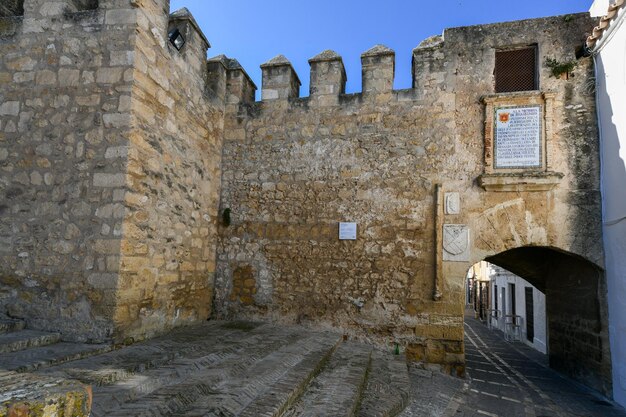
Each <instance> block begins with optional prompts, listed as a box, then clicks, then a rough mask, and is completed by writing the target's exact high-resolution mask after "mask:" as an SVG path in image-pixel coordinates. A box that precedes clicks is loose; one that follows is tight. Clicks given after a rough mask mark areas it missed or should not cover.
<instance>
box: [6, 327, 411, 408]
mask: <svg viewBox="0 0 626 417" xmlns="http://www.w3.org/2000/svg"><path fill="white" fill-rule="evenodd" d="M29 335H30V336H31V339H37V338H39V337H41V336H42V335H39V334H36V335H35V334H31V332H29V331H18V332H15V333H12V334H8V335H4V336H5V338H6V339H7V341H12V340H15V339H20V340H21V339H27V336H29ZM29 340H30V339H29ZM44 340H48V339H45V338H44ZM48 342H50V343H52V344H50V345H47V346H44V347H37V348H28V343H30V342H28V343H26V344H25V345H24V347H25V349H24V350H21V351H17V352H10V353H5V354H4V356H3V360H4V362H2V366H1V367H2V368H5V366H6V367H7V368H8V367H11V368H13V369H18V370H22V371H30V372H31V373H11V374H7V376H6V377H5V378H4V380H5V382H6V384H4V385H0V392H3V391H6V395H5V397H6V398H5V400H9V401H11V398H16V396H17V395H18V394H19V395H21V396H22V397H20V398H26V399H28V398H30V397H36V395H35V394H37V393H36V392H34V391H33V392H31V391H32V390H29V389H28V386H32V387H34V388H33V389H34V390H35V391H37V390H38V388H37V387H39V386H40V385H41V384H40V385H36V384H34V385H33V384H30V385H27V386H26V388H27V389H22V385H19V386H16V385H15V382H16V381H20V380H22V379H24V380H30V379H33V378H34V380H35V381H40V380H41V381H44V383H45V381H56V383H58V384H61V385H60V386H61V387H68V388H67V391H68V392H70V393H71V391H70V389H72V390H75V388H74V387H88V386H91V391H90V392H93V406H92V408H91V415H90V416H91V417H104V416H106V417H144V416H145V417H148V416H150V417H174V416H176V417H200V416H208V417H218V416H219V417H228V416H233V417H234V416H240V417H259V416H283V415H284V416H292V417H295V416H311V417H313V416H359V417H386V416H389V417H391V416H395V415H397V413H398V412H399V411H401V410H402V409H403V408H404V406H405V405H406V403H407V400H408V395H409V394H408V391H409V377H408V372H407V367H406V364H405V362H404V360H403V358H401V357H400V356H394V355H392V354H391V353H388V352H381V351H377V350H376V349H374V348H373V347H372V346H370V345H366V344H362V343H358V342H353V341H344V340H343V336H342V335H341V334H338V333H333V332H326V331H312V330H310V329H306V328H303V327H297V326H281V325H273V324H266V323H251V322H220V321H212V322H207V323H203V324H200V325H196V326H190V327H185V328H179V329H177V330H174V331H172V332H170V333H169V334H167V335H164V336H162V337H158V338H155V339H152V340H148V341H145V342H142V343H136V344H134V345H131V346H126V347H123V348H117V349H111V347H109V348H108V351H107V350H105V351H95V352H94V351H92V350H85V351H82V350H81V349H82V345H77V346H78V347H79V348H80V349H79V351H81V352H82V353H80V354H79V356H76V357H73V358H72V359H67V358H68V357H69V356H68V353H67V352H65V351H64V350H65V348H67V347H68V346H65V345H64V344H62V343H53V342H52V339H50V340H48ZM41 349H44V350H45V352H46V355H47V356H46V358H47V359H46V360H45V361H43V360H42V359H41V358H42V353H41ZM96 349H101V347H97V348H96ZM54 354H58V355H60V356H59V357H53V356H54ZM81 355H82V356H81ZM83 384H84V385H83ZM15 387H17V388H15ZM14 388H15V389H14ZM72 395H73V394H72ZM42 401H44V400H43V399H41V401H39V403H42ZM42 404H43V403H42ZM31 408H32V407H31ZM1 415H2V414H0V416H1Z"/></svg>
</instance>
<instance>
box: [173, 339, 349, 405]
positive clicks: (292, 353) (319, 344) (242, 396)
mask: <svg viewBox="0 0 626 417" xmlns="http://www.w3.org/2000/svg"><path fill="white" fill-rule="evenodd" d="M340 341H341V337H340V336H339V335H336V334H326V335H324V334H314V335H311V336H310V337H308V338H304V339H303V340H300V341H298V342H297V343H294V344H292V345H289V346H285V347H284V348H282V349H279V350H277V351H275V352H273V353H272V354H270V355H268V356H267V357H265V358H264V359H263V360H262V361H260V362H258V363H256V364H255V365H254V366H252V367H250V368H248V369H247V370H246V371H245V372H244V373H243V374H242V375H241V377H243V381H238V380H236V379H225V380H224V381H223V382H222V383H220V384H218V385H216V386H212V387H211V388H212V392H211V393H210V394H208V395H204V396H203V397H202V398H200V400H199V401H196V402H194V404H193V406H192V407H191V408H190V409H189V410H188V411H187V412H186V413H184V414H182V416H185V417H194V416H198V415H216V416H220V415H229V416H240V417H243V416H251V417H252V416H254V417H259V416H266V415H279V413H280V412H281V411H282V410H284V409H286V408H287V407H288V405H289V404H290V403H291V402H293V400H295V399H296V398H297V397H298V396H299V394H300V393H301V392H302V391H303V390H304V388H305V387H306V386H307V383H308V382H309V381H310V380H311V379H312V378H313V377H314V376H315V375H316V374H317V373H318V371H319V370H320V369H321V368H322V367H323V366H324V364H325V363H326V362H327V360H328V358H329V357H330V356H331V354H332V352H333V351H334V350H335V348H336V346H337V345H338V344H339V343H340ZM176 416H178V414H176Z"/></svg>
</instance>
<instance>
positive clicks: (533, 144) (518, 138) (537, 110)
mask: <svg viewBox="0 0 626 417" xmlns="http://www.w3.org/2000/svg"><path fill="white" fill-rule="evenodd" d="M495 118H496V120H495V123H494V124H495V141H494V145H495V146H494V147H495V149H494V157H495V158H494V160H495V168H539V167H541V106H527V107H501V108H496V113H495Z"/></svg>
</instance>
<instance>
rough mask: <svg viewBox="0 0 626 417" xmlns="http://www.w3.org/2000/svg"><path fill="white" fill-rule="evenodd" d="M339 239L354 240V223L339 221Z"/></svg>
mask: <svg viewBox="0 0 626 417" xmlns="http://www.w3.org/2000/svg"><path fill="white" fill-rule="evenodd" d="M339 240H356V223H339Z"/></svg>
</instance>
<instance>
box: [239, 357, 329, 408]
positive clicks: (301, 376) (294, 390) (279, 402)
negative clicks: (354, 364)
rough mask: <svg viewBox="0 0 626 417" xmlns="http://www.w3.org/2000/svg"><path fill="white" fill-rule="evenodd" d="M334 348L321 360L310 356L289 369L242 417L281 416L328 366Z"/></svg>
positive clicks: (256, 399) (251, 404)
mask: <svg viewBox="0 0 626 417" xmlns="http://www.w3.org/2000/svg"><path fill="white" fill-rule="evenodd" d="M334 350H335V349H334V348H333V349H330V350H328V351H327V352H326V354H325V355H324V356H322V357H321V359H320V358H318V357H316V356H310V357H307V358H306V359H304V360H303V361H302V362H300V363H299V364H298V366H296V367H293V368H291V369H289V371H287V372H286V373H285V374H284V375H283V376H282V377H281V378H280V379H279V380H278V381H276V382H275V383H274V384H272V385H270V386H269V388H268V389H267V390H266V391H265V392H264V393H263V394H261V395H259V396H258V397H257V398H255V399H254V400H253V401H252V402H251V403H250V404H248V405H247V406H246V408H245V409H244V410H243V411H242V412H241V414H240V417H258V416H268V417H269V416H280V415H282V413H283V412H284V411H285V410H286V409H287V408H288V407H290V406H291V405H292V404H293V403H294V401H296V400H297V399H298V398H299V397H300V395H302V393H303V392H304V390H305V388H306V387H307V386H308V384H309V383H310V382H311V380H312V379H313V378H314V377H315V376H316V375H317V374H318V373H319V372H320V370H321V369H322V368H323V367H324V366H325V365H326V363H327V362H328V359H329V358H330V356H331V355H332V353H333V352H334Z"/></svg>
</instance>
